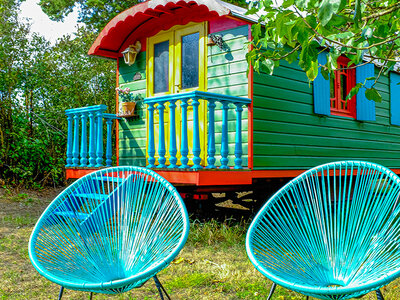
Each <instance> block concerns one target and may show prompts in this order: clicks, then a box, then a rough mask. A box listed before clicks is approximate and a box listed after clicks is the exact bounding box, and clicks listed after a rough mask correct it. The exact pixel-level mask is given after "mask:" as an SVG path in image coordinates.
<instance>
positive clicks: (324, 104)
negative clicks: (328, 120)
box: [313, 52, 331, 116]
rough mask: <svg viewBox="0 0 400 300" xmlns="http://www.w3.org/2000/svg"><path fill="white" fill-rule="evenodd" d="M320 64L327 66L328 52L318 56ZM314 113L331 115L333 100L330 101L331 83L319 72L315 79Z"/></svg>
mask: <svg viewBox="0 0 400 300" xmlns="http://www.w3.org/2000/svg"><path fill="white" fill-rule="evenodd" d="M318 62H319V63H320V64H321V65H325V64H326V52H322V53H320V54H319V55H318ZM313 87H314V112H315V113H316V114H319V115H328V116H329V115H330V114H331V99H330V82H329V80H326V79H325V78H324V76H322V74H321V72H318V75H317V77H316V78H315V79H314V84H313Z"/></svg>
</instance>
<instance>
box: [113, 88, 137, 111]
mask: <svg viewBox="0 0 400 300" xmlns="http://www.w3.org/2000/svg"><path fill="white" fill-rule="evenodd" d="M115 90H116V91H117V93H118V96H119V99H120V101H121V102H122V111H121V115H122V116H133V115H134V112H135V106H136V101H135V99H134V98H133V95H132V93H131V89H130V88H128V87H126V88H124V89H122V88H120V87H117V88H116V89H115Z"/></svg>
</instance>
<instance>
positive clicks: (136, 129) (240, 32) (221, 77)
mask: <svg viewBox="0 0 400 300" xmlns="http://www.w3.org/2000/svg"><path fill="white" fill-rule="evenodd" d="M215 34H217V35H222V36H223V39H224V41H225V46H226V47H227V48H226V49H224V50H220V49H219V48H218V47H217V46H209V47H208V69H207V79H208V83H207V86H208V91H209V92H213V93H220V94H227V95H233V96H244V97H247V91H248V79H247V74H246V72H247V62H246V59H245V56H246V53H247V49H246V48H245V46H244V45H245V43H246V41H247V39H248V38H247V35H248V27H247V26H241V27H236V28H233V29H230V30H224V31H221V32H217V33H215ZM119 71H120V76H119V83H120V86H121V87H122V88H124V87H129V88H130V89H131V90H132V91H135V92H136V93H138V94H140V95H141V96H142V97H145V95H146V53H145V52H141V53H140V54H139V55H138V57H137V59H136V62H135V64H134V65H132V66H127V65H125V63H124V61H123V59H120V69H119ZM137 72H139V73H140V75H141V77H142V79H140V80H137V81H133V77H134V75H135V74H136V73H137ZM145 106H146V105H144V104H143V103H141V105H140V107H139V110H137V113H138V114H139V117H138V118H136V119H133V118H131V119H128V120H126V119H123V120H121V121H120V127H119V138H120V142H119V147H120V150H119V157H120V160H119V163H120V165H138V166H145V165H146V153H145V152H146V141H147V140H146V138H147V137H146V107H145ZM228 117H229V123H228V129H229V134H228V138H229V153H230V155H229V165H230V166H234V158H235V157H234V148H235V145H234V142H235V129H236V128H235V126H236V112H235V110H234V106H232V107H231V109H230V110H229V116H228ZM242 117H243V121H242V129H243V130H242V138H243V157H242V158H243V166H247V149H248V146H247V108H244V111H243V113H242ZM215 118H216V154H217V155H216V156H215V157H216V159H217V165H219V164H220V163H219V159H220V155H218V154H219V153H220V148H221V126H222V112H221V109H220V105H218V106H217V109H216V116H215ZM156 148H157V146H156Z"/></svg>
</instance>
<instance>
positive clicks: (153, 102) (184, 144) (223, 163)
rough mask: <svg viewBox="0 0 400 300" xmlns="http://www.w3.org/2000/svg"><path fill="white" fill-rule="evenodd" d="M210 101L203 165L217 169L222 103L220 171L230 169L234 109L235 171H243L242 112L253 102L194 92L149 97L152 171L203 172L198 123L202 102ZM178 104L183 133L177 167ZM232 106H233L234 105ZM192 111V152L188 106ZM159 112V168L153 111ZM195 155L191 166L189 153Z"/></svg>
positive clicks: (149, 138) (150, 161)
mask: <svg viewBox="0 0 400 300" xmlns="http://www.w3.org/2000/svg"><path fill="white" fill-rule="evenodd" d="M202 100H203V101H207V107H208V131H207V132H208V139H207V158H206V161H205V162H204V165H205V167H206V168H208V169H214V168H217V167H216V158H215V155H216V147H215V108H216V103H221V105H222V107H221V109H222V132H221V134H222V136H221V153H220V155H221V159H220V166H219V169H229V168H230V167H229V166H228V163H229V159H228V155H229V147H228V110H229V109H230V107H232V106H233V107H234V109H235V111H236V133H235V150H234V155H235V159H234V163H235V165H234V168H235V169H242V168H243V167H242V154H243V149H242V111H243V106H246V105H249V104H250V103H251V99H248V98H242V97H234V96H227V95H220V94H215V93H208V92H201V91H193V92H188V93H181V94H172V95H163V96H156V97H150V98H146V99H145V100H144V103H146V104H147V105H148V108H147V109H148V111H149V118H148V124H149V131H148V151H147V153H148V163H149V164H148V166H147V167H149V168H156V167H157V168H167V167H168V168H181V169H185V168H191V169H193V170H198V169H202V168H203V166H202V165H201V157H200V155H201V147H200V134H201V133H200V123H199V105H200V101H202ZM177 101H181V102H180V108H181V111H180V114H181V123H182V125H181V132H180V141H181V143H180V149H179V150H180V158H179V160H180V161H179V163H180V165H179V166H178V157H177V153H178V149H177V142H176V141H177V130H176V122H175V121H176V120H175V118H176V107H177V105H176V104H177ZM166 103H169V105H168V108H169V145H168V146H169V147H168V151H169V165H168V166H167V165H166V160H167V159H166V141H165V133H164V110H165V109H166V106H165V105H166ZM232 104H233V105H232ZM189 106H191V107H192V109H193V128H192V130H193V141H192V145H193V146H192V149H189V143H188V107H189ZM155 109H157V110H158V112H159V120H158V123H159V126H158V130H159V132H158V149H157V154H158V161H157V163H158V165H156V156H155V155H156V149H155V133H154V127H155V122H154V110H155ZM190 150H191V153H192V154H193V158H192V163H193V165H192V166H191V167H190V166H189V165H188V163H189V157H188V154H189V151H190Z"/></svg>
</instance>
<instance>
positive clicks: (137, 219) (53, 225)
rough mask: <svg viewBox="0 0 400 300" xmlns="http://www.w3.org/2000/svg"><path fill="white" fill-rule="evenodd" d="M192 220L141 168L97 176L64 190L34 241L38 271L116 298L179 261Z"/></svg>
mask: <svg viewBox="0 0 400 300" xmlns="http://www.w3.org/2000/svg"><path fill="white" fill-rule="evenodd" d="M188 233H189V218H188V215H187V211H186V208H185V205H184V203H183V201H182V198H181V197H180V195H179V194H178V192H177V191H176V189H175V188H174V187H173V186H172V185H171V184H170V183H169V182H167V181H166V180H165V179H164V178H162V177H161V176H159V175H158V174H157V173H155V172H153V171H151V170H148V169H144V168H139V167H116V168H107V169H102V170H100V171H96V172H94V173H91V174H89V175H86V176H85V177H82V178H81V179H79V180H77V181H76V182H75V183H74V184H72V185H71V186H70V187H68V188H67V189H66V190H64V191H63V192H62V193H61V194H60V195H59V196H58V197H57V198H56V199H55V200H53V202H52V203H51V204H50V205H49V207H48V208H47V209H46V210H45V212H44V213H43V214H42V216H41V217H40V219H39V221H38V222H37V224H36V226H35V228H34V230H33V232H32V235H31V238H30V241H29V257H30V259H31V262H32V264H33V266H34V267H35V268H36V270H37V271H38V272H39V273H40V274H41V275H43V276H44V277H46V278H47V279H49V280H50V281H52V282H54V283H56V284H59V285H61V289H60V294H59V299H61V297H62V294H63V291H64V288H68V289H73V290H81V291H88V292H90V298H92V295H93V293H106V294H116V293H122V292H126V291H129V290H131V289H133V288H137V287H140V286H141V285H143V284H144V283H145V282H146V281H147V280H148V279H150V278H152V277H153V278H154V281H155V283H156V286H157V289H158V291H159V293H160V297H161V299H164V297H163V293H164V294H165V295H166V296H167V298H168V299H169V296H168V294H167V293H166V291H165V289H164V288H163V287H162V285H161V283H160V282H159V280H158V279H157V276H156V274H157V273H158V272H159V271H161V270H162V269H163V268H165V267H166V266H168V264H169V263H170V262H171V261H172V260H173V259H174V258H175V257H176V256H177V255H178V253H179V251H180V250H181V249H182V247H183V245H184V244H185V242H186V239H187V236H188Z"/></svg>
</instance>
